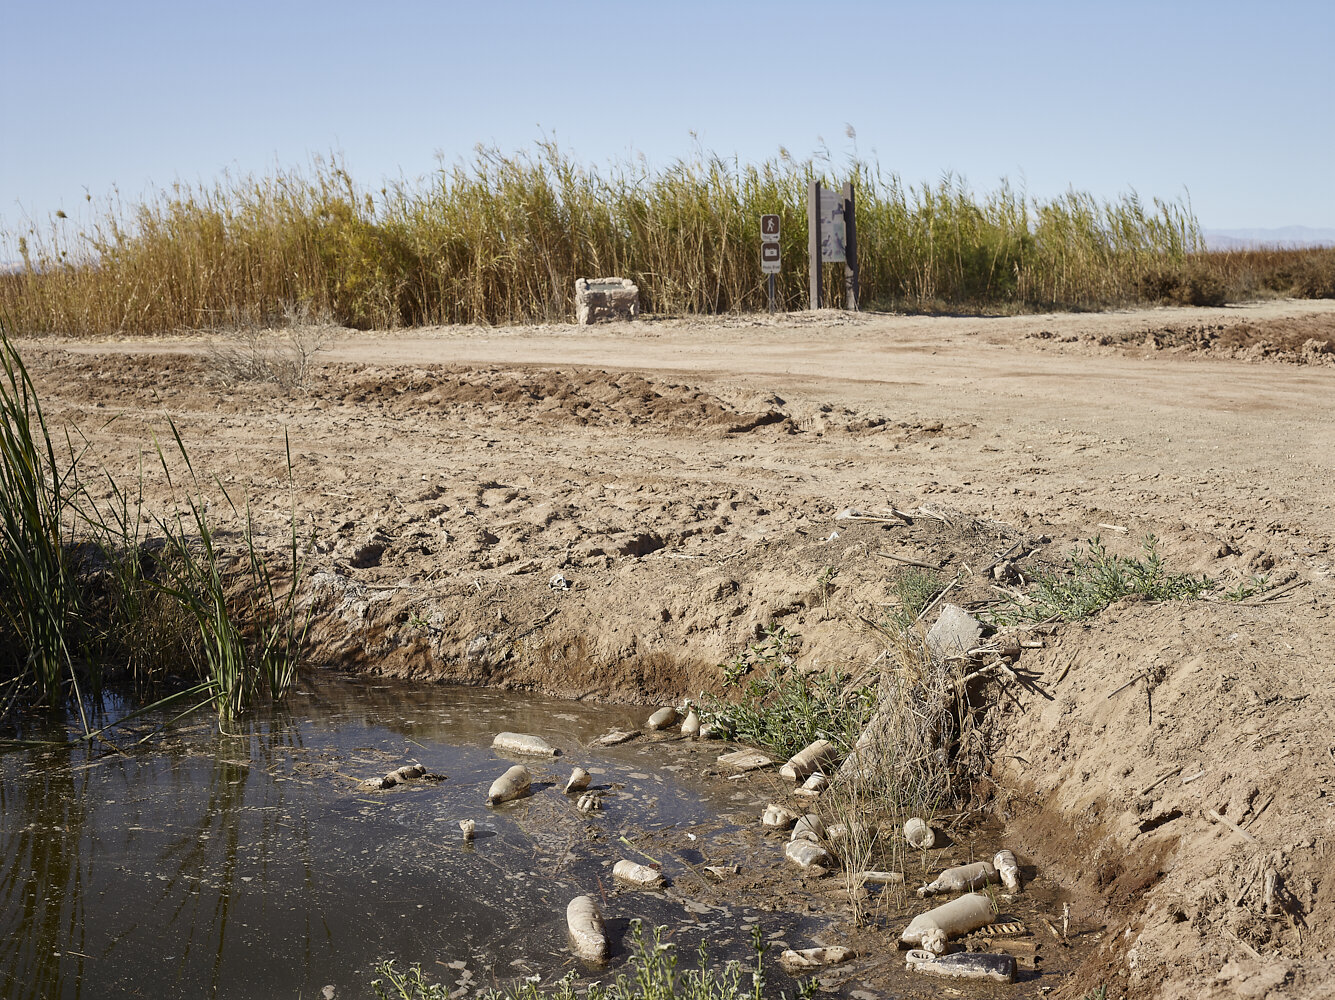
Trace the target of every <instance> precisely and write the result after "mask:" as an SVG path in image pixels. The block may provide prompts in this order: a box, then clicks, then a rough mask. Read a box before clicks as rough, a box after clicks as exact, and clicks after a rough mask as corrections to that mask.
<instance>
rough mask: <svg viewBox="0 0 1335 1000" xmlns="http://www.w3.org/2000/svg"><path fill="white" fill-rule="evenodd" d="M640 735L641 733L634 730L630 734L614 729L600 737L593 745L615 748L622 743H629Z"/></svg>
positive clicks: (623, 730)
mask: <svg viewBox="0 0 1335 1000" xmlns="http://www.w3.org/2000/svg"><path fill="white" fill-rule="evenodd" d="M639 735H640V731H639V730H638V729H632V730H630V731H629V732H628V731H626V730H625V729H613V730H612V731H611V732H610V733H603V735H602V736H599V737H598V738H597V739H596V740H594V741H593V745H594V746H596V747H614V746H617V745H618V744H621V743H629V742H630V741H631V740H633V739H635V737H637V736H639Z"/></svg>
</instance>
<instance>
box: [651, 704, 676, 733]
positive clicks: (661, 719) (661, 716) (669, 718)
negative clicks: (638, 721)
mask: <svg viewBox="0 0 1335 1000" xmlns="http://www.w3.org/2000/svg"><path fill="white" fill-rule="evenodd" d="M680 717H681V716H680V714H679V713H678V712H677V710H676V709H675V708H673V707H672V706H670V705H669V706H668V707H666V708H660V709H659V710H658V711H657V712H655V713H654V714H653V715H651V716H649V721H648V722H646V723H645V726H644V728H645V729H666V728H667V727H668V726H675V725H676V724H677V719H679V718H680Z"/></svg>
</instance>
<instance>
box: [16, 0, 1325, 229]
mask: <svg viewBox="0 0 1335 1000" xmlns="http://www.w3.org/2000/svg"><path fill="white" fill-rule="evenodd" d="M0 86H3V90H0V100H3V105H2V106H3V117H2V118H0V125H3V127H2V128H0V225H3V226H5V227H7V228H11V229H12V228H14V227H16V226H17V225H18V224H19V223H20V222H21V220H23V219H24V218H25V217H32V218H36V219H39V220H41V219H45V218H46V217H47V216H48V214H49V213H51V212H54V211H55V210H56V209H60V208H64V209H65V210H67V211H69V212H70V213H71V214H74V213H75V212H76V211H77V210H78V209H79V208H80V207H81V205H82V203H83V200H84V199H83V193H84V190H85V189H87V190H88V191H89V192H91V193H92V194H93V195H94V197H95V198H96V197H99V196H102V195H106V194H108V193H109V192H110V190H111V188H112V186H113V185H116V186H118V187H119V190H120V192H121V194H122V197H123V198H125V199H128V200H129V201H134V200H136V199H138V198H139V197H141V196H142V195H144V194H145V192H147V191H150V190H152V189H153V188H155V187H161V186H165V185H168V184H170V183H171V182H172V181H173V180H176V179H181V180H186V181H192V182H194V181H210V180H212V179H214V178H215V177H217V176H218V174H219V173H220V172H221V171H222V170H223V169H231V170H233V171H240V172H243V173H244V172H264V171H265V170H268V169H271V168H272V167H273V166H274V165H275V164H281V165H283V166H299V165H302V164H304V163H306V162H307V161H308V159H309V157H310V156H311V155H312V154H319V153H328V152H330V151H338V152H340V153H341V154H342V155H343V156H344V159H345V162H346V164H347V166H348V167H349V169H350V171H351V172H352V174H353V175H354V176H355V177H356V178H357V179H358V180H359V181H361V182H363V183H365V184H367V185H368V186H369V185H377V186H378V184H379V182H380V181H381V180H382V179H383V178H385V177H397V176H399V175H400V174H402V175H406V176H407V177H409V178H413V177H416V176H418V175H420V174H423V173H426V172H429V171H430V170H431V169H433V167H434V166H435V165H436V162H437V156H438V155H439V156H443V157H444V158H445V159H446V160H450V161H452V160H455V159H457V158H459V157H461V156H466V155H467V154H468V153H469V152H470V151H471V150H472V148H473V146H474V145H475V144H477V143H479V142H481V143H488V144H495V145H497V146H499V147H500V148H502V149H503V150H506V151H513V150H516V149H519V148H523V147H527V146H530V145H531V144H532V143H533V141H534V140H535V139H538V138H541V137H542V136H544V135H548V136H554V137H555V138H556V139H557V140H558V142H559V143H560V144H561V145H562V147H563V148H565V149H566V150H567V151H569V152H571V153H573V154H574V155H576V156H577V157H578V158H579V159H581V160H583V161H585V162H592V163H604V162H606V161H607V160H608V159H610V158H615V157H626V156H629V155H637V154H639V153H644V154H645V155H646V156H648V158H649V159H650V161H651V162H656V163H665V162H669V161H671V160H672V159H674V158H676V157H678V156H686V155H689V154H690V153H691V152H692V150H693V148H694V143H695V140H694V139H693V138H692V134H691V133H692V132H694V133H695V134H696V135H697V136H698V137H699V142H700V143H701V144H702V145H703V146H704V148H706V149H708V150H711V151H714V152H718V153H720V154H724V155H733V154H736V155H738V156H740V157H741V158H743V159H764V158H766V157H769V156H772V155H774V154H775V153H776V152H777V150H778V148H779V146H780V145H782V146H785V147H787V148H788V149H789V150H791V151H792V152H793V153H794V155H797V156H806V155H810V154H811V153H813V152H815V151H817V150H818V149H819V148H820V146H821V142H822V139H823V140H824V143H825V145H826V146H828V148H829V149H830V150H831V152H832V153H833V154H834V156H835V158H836V160H837V159H838V158H840V157H842V156H844V155H846V154H847V153H849V152H852V151H853V142H852V141H851V140H850V139H848V138H847V137H846V134H845V126H846V125H848V124H851V125H852V126H853V128H854V129H855V130H856V135H857V139H856V145H857V152H859V153H860V154H861V155H863V156H866V157H874V158H876V159H879V161H880V163H881V165H882V167H883V168H885V169H887V170H894V171H896V172H898V173H899V174H900V175H901V176H902V177H903V179H904V180H905V181H909V182H915V183H916V182H919V181H923V180H934V179H935V178H937V177H938V176H939V175H940V174H941V173H942V172H943V171H946V170H953V171H955V172H957V173H961V174H963V175H964V176H965V177H966V178H967V179H968V180H969V182H970V183H971V184H972V185H973V186H974V187H975V188H976V189H979V190H985V189H988V188H991V187H992V186H994V185H995V184H996V183H997V181H998V180H999V179H1000V178H1001V177H1003V176H1006V177H1009V178H1010V179H1011V180H1012V181H1013V182H1015V183H1017V184H1023V185H1024V186H1025V187H1026V188H1027V190H1028V191H1029V192H1030V193H1031V194H1034V195H1039V196H1050V195H1054V194H1058V193H1060V192H1061V191H1063V190H1065V189H1066V188H1067V187H1068V186H1075V187H1077V188H1080V189H1083V190H1089V191H1092V192H1093V193H1094V194H1096V195H1099V196H1101V197H1111V196H1115V195H1117V194H1118V193H1120V192H1123V191H1126V190H1128V189H1130V188H1135V189H1136V190H1137V191H1139V193H1140V194H1141V195H1142V196H1143V197H1145V198H1147V199H1148V198H1149V197H1150V196H1154V195H1159V196H1164V197H1178V196H1182V195H1183V194H1184V193H1185V192H1188V191H1189V193H1190V197H1191V201H1192V204H1193V207H1194V208H1195V211H1196V214H1197V216H1198V218H1199V219H1200V221H1201V224H1202V225H1203V226H1205V227H1206V228H1216V229H1218V228H1241V227H1278V226H1285V225H1307V226H1314V227H1335V2H1332V0H1307V2H1295V0H1272V2H1266V3H1262V2H1258V0H1250V2H1247V3H1234V2H1231V0H1201V2H1195V0H1192V2H1178V3H1174V2H1171V0H1163V2H1158V3H1141V2H1135V0H1105V2H1100V3H1086V2H1082V0H1067V2H1061V3H1056V2H1054V3H1042V2H1026V3H1006V2H1004V0H992V2H985V3H965V2H955V3H952V2H947V0H943V2H939V3H931V2H927V0H919V2H914V3H889V2H887V3H861V2H844V3H840V2H820V3H817V2H807V3H790V2H786V0H768V2H763V3H750V2H745V3H743V2H738V3H728V2H725V0H718V2H715V3H707V2H694V0H676V2H673V0H668V2H661V0H660V2H657V3H653V4H640V3H634V2H632V0H625V2H621V3H592V2H576V0H569V2H561V0H547V2H521V0H514V2H507V0H473V2H470V3H460V4H454V3H448V2H435V3H423V2H415V0H379V2H363V3H357V4H354V3H343V2H339V0H319V2H289V0H269V2H267V3H257V2H252V0H229V2H199V0H173V2H170V3H148V2H141V0H119V2H115V3H111V2H105V0H100V2H95V3H94V2H62V0H26V2H25V0H0Z"/></svg>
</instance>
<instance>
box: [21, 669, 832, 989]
mask: <svg viewBox="0 0 1335 1000" xmlns="http://www.w3.org/2000/svg"><path fill="white" fill-rule="evenodd" d="M113 711H114V707H113ZM643 714H644V713H643V711H642V710H639V709H632V708H626V707H615V708H611V707H606V706H590V705H584V704H573V703H567V702H556V701H548V700H543V699H540V698H536V697H533V696H530V695H521V694H516V693H514V692H497V691H486V690H479V689H469V688H445V687H410V686H404V685H397V684H395V685H386V684H385V683H383V682H379V681H371V680H365V679H362V680H358V679H351V678H328V677H325V678H321V679H320V682H319V684H318V686H315V687H311V688H307V689H305V690H303V691H300V692H298V693H297V694H296V696H294V697H293V699H292V700H291V702H290V704H289V705H288V706H287V707H286V708H284V709H281V710H277V711H274V712H270V713H265V714H262V715H260V716H257V717H254V718H251V719H248V720H247V721H245V722H244V723H243V724H241V725H239V726H237V727H235V729H234V730H232V731H227V732H219V729H218V726H217V724H216V722H215V721H214V720H213V718H212V717H211V716H210V715H207V714H206V715H200V716H196V717H193V718H187V719H185V720H182V721H180V722H177V723H175V724H174V725H173V726H171V727H170V728H169V729H168V730H167V732H166V734H165V735H162V736H159V737H157V738H156V739H154V740H153V741H152V742H150V743H148V744H145V746H144V747H140V748H137V749H134V750H130V751H128V752H123V753H122V752H115V751H111V750H109V749H108V748H107V747H105V746H94V747H92V748H88V747H86V746H85V745H83V744H82V743H79V742H77V741H73V740H68V739H66V737H67V734H68V733H69V731H70V730H71V729H75V728H77V727H72V726H70V725H69V723H68V720H57V721H53V720H44V721H43V722H41V723H33V722H32V721H31V720H28V721H26V722H25V723H24V724H23V728H22V729H21V730H20V731H17V732H15V731H10V732H8V733H5V734H0V735H4V736H8V737H13V736H19V737H21V738H24V739H28V740H38V739H45V740H49V741H51V742H50V743H48V744H47V745H44V746H31V747H25V748H24V749H21V750H16V751H11V752H8V753H5V754H0V844H2V845H3V846H2V847H0V865H2V866H3V868H2V871H3V874H2V875H0V934H2V935H3V940H4V941H5V942H6V944H5V948H4V952H3V957H2V958H0V996H3V997H7V998H10V997H12V998H20V997H22V998H28V997H32V998H37V997H70V998H73V997H98V998H101V997H137V996H145V995H153V996H158V997H170V996H179V997H203V996H217V997H265V998H272V997H326V996H336V997H364V996H369V995H370V989H369V986H368V984H369V982H370V980H371V979H372V978H373V977H374V974H375V973H374V969H375V964H376V962H377V961H378V960H380V959H387V958H395V959H397V960H398V961H399V965H400V967H402V966H403V965H405V964H406V963H409V962H420V963H422V965H423V967H424V971H425V972H426V973H427V975H428V976H429V977H430V978H432V979H434V980H441V981H444V982H446V983H448V984H450V988H451V989H452V990H454V989H457V990H460V991H461V993H460V995H466V994H472V993H474V992H475V991H478V990H481V989H484V988H486V987H490V986H493V985H506V984H510V983H514V982H516V981H517V980H519V979H521V978H523V977H527V976H538V977H541V979H542V980H543V981H544V982H547V981H552V980H555V979H557V978H559V977H560V976H561V975H562V974H564V973H565V972H566V971H567V970H568V969H571V968H579V969H580V971H581V972H585V971H587V970H584V969H583V968H581V967H579V966H578V965H577V963H576V962H575V960H574V959H573V958H572V956H571V955H570V953H569V951H568V949H567V946H566V936H565V907H566V904H567V902H568V901H569V900H570V899H571V898H572V897H574V896H576V895H579V894H582V893H590V894H592V895H594V896H595V897H597V898H599V899H600V900H601V903H602V906H603V910H604V913H605V915H606V916H607V918H608V929H609V938H610V939H611V940H612V941H613V952H612V966H613V967H614V968H615V967H617V966H618V965H621V964H624V962H625V960H626V949H627V940H628V938H629V934H628V923H629V921H630V919H632V918H636V917H638V918H642V919H643V920H644V922H645V924H646V925H648V926H651V927H652V926H654V925H656V924H667V925H669V926H670V927H672V928H673V932H674V935H676V940H678V941H679V942H680V945H681V946H683V947H692V948H693V947H694V946H695V944H696V942H698V941H699V940H701V938H708V940H709V941H710V944H711V948H712V949H713V954H714V955H715V956H717V957H721V958H726V957H735V958H739V959H743V960H747V959H749V957H750V947H751V945H750V935H749V933H748V931H749V928H750V925H751V924H753V923H757V922H760V923H761V924H762V927H763V930H764V931H765V934H766V936H767V937H769V938H772V939H773V940H774V942H775V943H780V942H782V941H785V939H787V938H792V941H793V942H794V946H797V947H801V946H803V945H801V944H798V943H796V942H797V941H799V940H800V938H798V937H794V936H793V935H800V934H801V933H802V932H803V930H804V927H803V925H804V923H808V924H809V923H811V922H812V919H813V918H811V917H810V916H809V915H804V916H802V917H798V916H795V915H790V914H784V913H782V912H759V911H757V910H748V909H747V908H745V907H740V906H738V907H733V906H727V905H710V904H702V903H699V902H693V901H692V900H691V899H689V898H687V895H688V893H686V892H683V893H681V894H679V893H678V892H676V891H674V890H673V888H672V887H671V885H670V887H669V889H668V891H667V892H632V891H629V890H626V889H622V888H619V887H618V886H616V885H615V884H614V882H613V880H612V878H611V875H610V869H611V865H612V864H613V863H614V862H615V861H616V860H618V859H620V858H630V859H633V860H637V861H643V860H644V857H643V856H642V855H641V854H639V853H637V852H636V847H642V849H643V850H644V853H645V854H648V855H651V856H652V857H653V858H654V859H656V860H658V861H659V862H661V864H662V866H663V870H664V873H665V874H666V875H667V876H668V877H669V879H670V880H671V881H672V884H679V883H693V882H695V881H700V882H703V881H705V880H706V879H707V878H709V876H706V875H705V874H704V873H703V872H702V868H701V866H703V865H728V864H736V863H739V862H743V863H744V862H745V861H746V860H747V858H746V853H747V851H748V848H747V842H746V838H745V837H741V838H738V837H733V836H728V834H729V833H737V832H739V831H740V830H741V829H742V826H743V824H749V825H751V826H754V817H755V816H756V815H757V814H758V808H759V803H760V801H761V800H760V799H759V798H758V796H761V795H763V792H762V791H761V790H759V789H757V790H754V791H743V790H739V789H738V786H737V785H736V784H733V785H731V786H730V785H729V783H727V782H722V781H719V780H717V779H715V780H714V781H712V782H709V781H706V780H704V779H703V778H702V777H701V767H702V766H703V763H702V762H706V761H712V759H713V757H712V756H709V755H700V754H698V753H697V754H694V755H688V756H685V757H682V756H680V754H681V753H683V752H684V751H682V750H676V751H675V754H676V755H675V756H674V752H673V751H672V750H671V749H670V745H669V744H665V743H658V742H653V741H650V740H648V739H645V738H642V739H639V740H636V741H633V742H630V743H627V744H624V745H621V746H617V747H610V748H598V749H585V747H586V746H587V745H588V744H589V743H590V742H591V741H592V740H593V739H594V738H595V737H597V736H598V735H600V734H601V733H604V732H606V731H607V730H609V729H610V728H612V727H614V726H615V727H624V728H635V727H637V726H638V725H639V724H640V723H641V721H642V716H643ZM160 721H162V720H155V719H152V718H144V719H141V720H137V722H136V725H142V727H143V728H144V729H147V728H149V727H151V726H153V725H155V724H156V723H158V722H160ZM505 730H510V731H516V732H529V733H540V734H542V735H543V736H544V737H546V738H547V739H548V740H550V741H551V742H552V743H554V744H555V745H557V746H559V747H562V748H563V749H564V754H563V755H562V756H561V757H559V758H556V759H555V760H554V761H547V760H534V759H532V758H529V759H528V760H524V763H526V764H527V766H528V767H529V768H530V770H531V771H532V772H533V775H534V787H533V792H534V794H532V795H531V796H530V797H528V798H525V799H522V800H520V801H517V802H513V803H507V804H505V805H502V806H499V807H496V808H494V809H492V808H488V807H487V806H486V804H485V799H486V793H487V789H488V786H489V785H490V784H491V782H492V781H493V780H494V779H495V778H496V777H498V776H499V775H500V774H501V773H502V772H503V771H505V770H506V769H507V768H508V767H509V766H511V765H512V764H513V763H515V762H516V761H517V760H521V759H522V758H511V757H507V756H506V755H504V754H501V753H499V752H497V751H494V750H493V749H492V748H491V740H492V737H493V736H494V734H496V733H497V732H500V731H505ZM134 735H135V734H134V733H133V732H128V731H127V732H124V733H122V739H121V744H122V745H125V744H126V743H127V742H129V738H130V737H132V736H134ZM678 746H680V745H678ZM411 761H416V762H420V763H421V764H422V765H423V766H424V767H425V768H426V770H427V771H428V772H429V776H428V777H427V778H423V779H420V780H415V781H411V782H407V783H404V784H401V785H399V786H398V787H395V788H391V789H386V790H382V791H374V792H371V791H367V790H365V789H363V788H361V787H360V786H359V784H358V782H359V779H362V778H366V777H370V776H374V775H381V774H384V773H386V772H387V771H389V770H393V769H394V768H397V767H399V766H400V765H402V764H405V763H408V762H411ZM575 765H581V766H583V767H585V768H587V769H588V770H590V771H591V772H592V782H593V784H592V787H593V789H594V790H595V791H598V792H600V793H601V796H602V803H603V808H602V809H601V810H599V811H598V812H596V813H592V814H589V815H584V814H581V813H580V812H579V811H578V810H577V809H576V808H575V801H574V799H573V798H569V797H567V796H566V795H564V794H563V792H562V786H563V784H564V782H565V779H566V777H567V776H568V775H569V773H570V771H571V768H572V767H573V766H575ZM430 775H436V776H442V777H441V778H440V780H432V779H431V777H430ZM465 819H473V820H475V821H476V830H477V833H476V839H475V840H474V841H473V842H472V843H471V844H468V843H465V841H464V839H463V836H462V834H461V833H460V829H459V821H460V820H465ZM686 831H692V832H686ZM711 834H718V835H719V836H711ZM622 836H625V837H626V839H627V840H629V841H630V844H629V845H628V844H627V843H625V842H623V841H622V840H621V839H620V838H621V837H622ZM682 888H683V889H687V888H689V886H688V885H685V884H683V886H682ZM775 971H776V975H775V977H774V978H775V979H776V980H780V981H782V983H783V985H785V986H789V987H791V985H792V984H791V983H790V982H788V981H787V979H786V977H782V976H779V975H777V970H775ZM331 988H332V989H331Z"/></svg>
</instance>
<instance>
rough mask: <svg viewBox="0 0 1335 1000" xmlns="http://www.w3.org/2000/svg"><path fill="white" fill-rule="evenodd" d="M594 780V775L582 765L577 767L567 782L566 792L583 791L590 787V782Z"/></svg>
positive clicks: (568, 793)
mask: <svg viewBox="0 0 1335 1000" xmlns="http://www.w3.org/2000/svg"><path fill="white" fill-rule="evenodd" d="M592 780H593V777H592V775H590V774H589V772H588V771H586V770H584V768H582V767H577V768H575V769H574V770H573V771H571V772H570V780H569V781H567V782H566V794H567V795H570V794H571V793H572V792H582V791H584V789H586V788H588V787H589V782H590V781H592Z"/></svg>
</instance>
